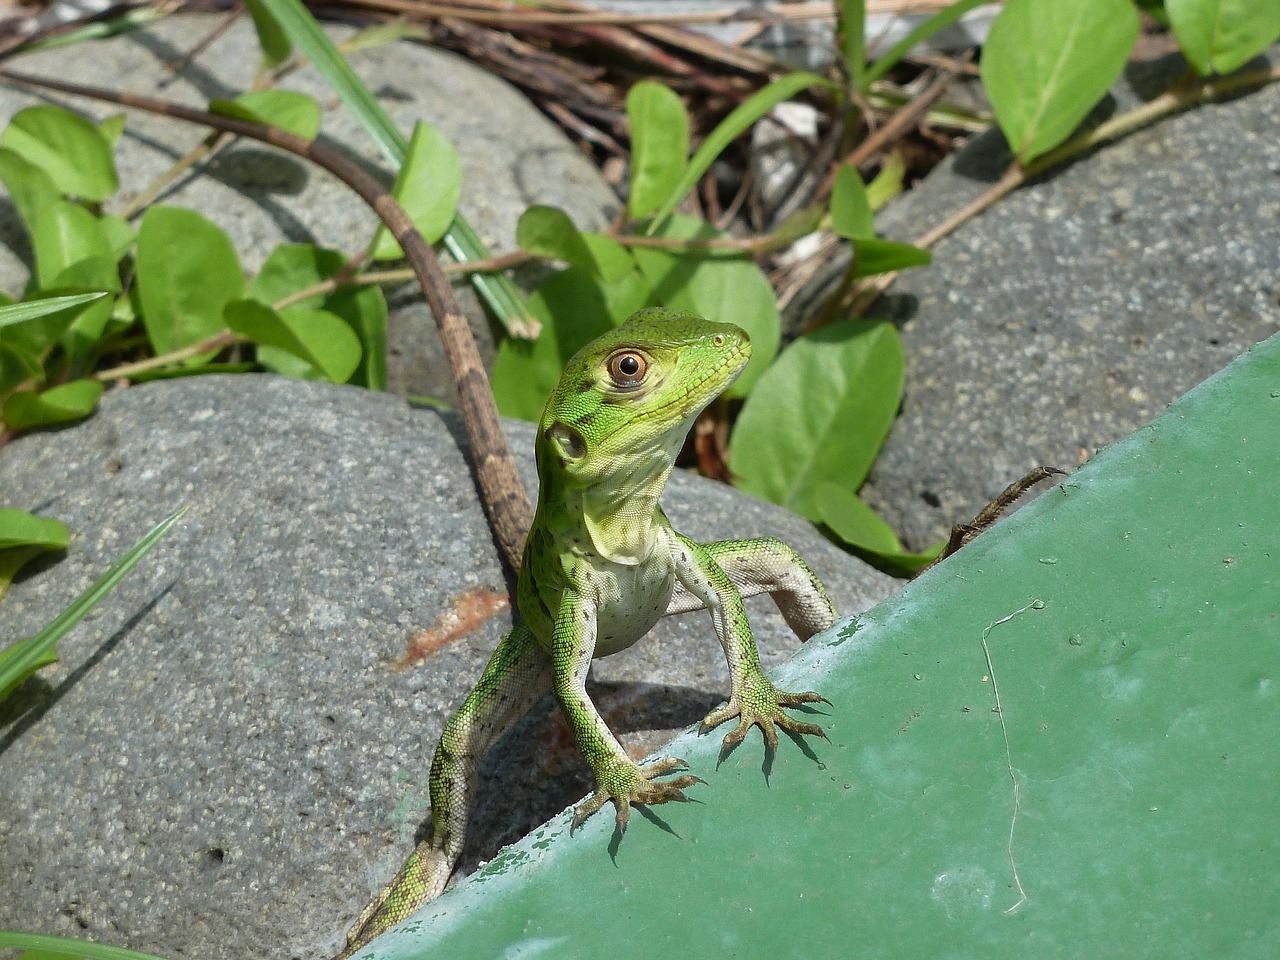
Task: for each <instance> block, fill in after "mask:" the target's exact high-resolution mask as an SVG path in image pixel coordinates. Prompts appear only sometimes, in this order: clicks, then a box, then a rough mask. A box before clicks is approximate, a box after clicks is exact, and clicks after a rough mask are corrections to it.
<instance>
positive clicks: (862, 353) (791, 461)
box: [729, 319, 904, 520]
mask: <svg viewBox="0 0 1280 960" xmlns="http://www.w3.org/2000/svg"><path fill="white" fill-rule="evenodd" d="M903 366H904V361H903V356H902V344H901V343H900V342H899V340H898V332H897V330H895V329H894V327H893V325H892V324H890V323H886V322H884V321H879V320H860V319H849V320H839V321H836V322H835V323H832V324H829V325H828V326H826V327H823V328H822V329H820V330H816V331H814V332H813V333H810V334H807V335H806V336H803V337H801V338H800V339H799V340H797V341H795V343H793V344H791V346H790V347H788V348H787V349H786V350H785V351H784V352H783V353H782V355H781V356H780V357H779V358H778V361H777V362H776V363H775V364H774V365H773V366H772V367H770V368H769V370H768V371H766V372H765V375H764V376H763V377H762V378H761V379H760V383H759V384H758V385H757V386H756V388H755V390H753V391H752V392H751V394H750V395H749V396H748V397H747V402H746V404H745V405H744V406H743V408H742V414H741V416H739V418H738V422H737V425H736V427H735V429H734V431H733V438H732V442H731V445H730V451H731V456H730V458H729V467H730V469H731V470H732V471H733V473H734V475H735V476H736V477H737V478H738V486H740V487H741V488H742V489H743V490H746V491H747V492H748V493H752V494H755V495H756V496H758V497H762V498H763V499H765V500H770V501H772V502H773V503H778V504H782V505H783V506H785V507H789V508H790V509H792V510H794V511H796V512H797V513H800V514H802V515H804V516H806V517H808V518H809V519H811V520H817V519H819V515H818V512H817V507H816V505H815V503H814V493H815V491H816V490H817V488H818V486H819V485H820V484H822V483H824V482H832V483H836V484H837V485H839V486H842V487H845V488H846V489H851V490H853V489H857V488H858V487H859V486H860V485H861V484H862V481H863V479H864V478H865V477H866V475H867V472H868V471H869V470H870V469H871V464H872V462H873V461H874V460H875V456H876V453H877V452H878V451H879V449H880V446H881V444H882V443H884V439H885V436H886V435H887V434H888V432H889V427H890V425H891V424H892V423H893V418H894V416H895V415H896V413H897V411H898V405H899V403H900V401H901V398H902V383H903Z"/></svg>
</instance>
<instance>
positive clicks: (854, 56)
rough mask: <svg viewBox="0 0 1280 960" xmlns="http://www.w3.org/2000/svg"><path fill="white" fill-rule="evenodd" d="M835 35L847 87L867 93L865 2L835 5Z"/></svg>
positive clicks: (847, 0) (843, 1) (848, 0)
mask: <svg viewBox="0 0 1280 960" xmlns="http://www.w3.org/2000/svg"><path fill="white" fill-rule="evenodd" d="M836 12H837V23H836V33H837V36H838V39H839V41H840V59H841V60H843V61H844V69H845V73H846V75H847V76H848V77H849V87H850V89H852V90H856V91H857V92H859V93H866V92H867V86H868V83H867V79H866V71H867V48H866V24H867V5H866V2H865V0H839V2H838V3H837V4H836Z"/></svg>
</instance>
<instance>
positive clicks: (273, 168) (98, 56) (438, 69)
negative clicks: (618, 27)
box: [0, 16, 619, 399]
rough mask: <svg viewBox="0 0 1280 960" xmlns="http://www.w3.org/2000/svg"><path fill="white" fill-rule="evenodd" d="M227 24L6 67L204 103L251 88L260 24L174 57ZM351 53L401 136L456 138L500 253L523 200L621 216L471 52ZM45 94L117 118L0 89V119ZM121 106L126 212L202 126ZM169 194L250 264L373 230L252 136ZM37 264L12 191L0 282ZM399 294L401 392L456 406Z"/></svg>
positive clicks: (590, 173) (327, 105)
mask: <svg viewBox="0 0 1280 960" xmlns="http://www.w3.org/2000/svg"><path fill="white" fill-rule="evenodd" d="M219 19H220V18H219V17H216V16H175V17H169V18H167V19H165V20H162V21H160V22H158V23H156V24H155V25H153V26H150V27H148V28H146V29H145V30H139V31H137V32H135V33H129V34H125V35H123V36H119V37H116V38H113V39H110V40H104V41H100V42H96V43H85V44H80V45H78V46H76V47H73V48H70V49H69V50H68V49H60V50H50V51H47V52H44V53H36V54H32V55H30V56H24V57H22V58H20V59H19V60H17V61H15V62H14V63H13V66H14V68H15V69H18V70H21V71H23V72H26V73H33V74H36V75H46V76H52V77H57V78H62V79H70V80H72V81H75V82H78V83H87V84H90V85H92V86H100V87H106V88H108V89H113V90H120V91H124V92H129V93H140V94H146V95H150V96H160V97H163V98H165V99H168V100H173V101H176V102H178V103H181V104H184V105H186V106H194V107H205V106H206V105H207V104H208V101H209V100H211V99H214V98H217V97H232V96H235V95H236V94H237V93H239V92H241V91H243V90H246V89H248V88H249V87H250V85H251V84H252V82H253V77H254V70H255V68H256V66H257V64H258V60H259V52H258V48H257V41H256V38H255V37H254V33H253V28H252V26H251V25H250V24H249V21H248V19H247V18H241V19H240V20H239V21H237V22H236V24H235V25H234V26H232V27H231V29H229V30H228V31H227V32H226V33H224V34H222V35H221V36H219V37H218V38H217V39H216V40H215V41H214V42H213V43H212V44H211V45H210V46H209V47H208V49H206V50H205V51H204V52H203V53H202V54H201V55H200V56H199V57H197V58H196V60H195V62H194V63H192V64H189V65H187V66H185V67H184V68H183V69H182V70H181V71H180V72H179V73H177V74H176V75H175V74H173V73H171V72H170V71H169V69H168V66H169V65H171V64H177V63H179V62H181V61H182V60H183V58H184V57H185V56H186V55H187V51H189V50H190V49H191V48H192V47H194V46H195V44H196V43H197V42H198V41H199V40H201V39H202V38H203V37H204V36H205V35H206V34H207V33H208V32H209V30H210V29H211V28H212V27H213V26H214V25H215V24H216V23H217V22H218V21H219ZM326 29H327V30H328V31H329V32H330V34H331V36H333V37H334V39H335V40H341V39H343V38H345V37H348V36H350V35H351V34H352V33H353V32H354V31H353V30H352V29H351V28H348V27H339V26H330V27H327V28H326ZM350 61H351V64H352V66H353V67H354V69H355V70H356V72H357V73H359V74H360V76H361V77H362V79H363V80H364V81H365V83H366V84H368V86H369V88H370V89H371V90H373V92H374V93H375V94H376V95H377V97H378V99H379V102H381V103H382V105H383V106H384V107H385V108H386V109H387V111H388V113H389V114H390V115H391V117H392V119H393V120H394V121H395V123H396V124H397V126H398V127H399V128H400V129H401V130H404V131H409V130H411V129H412V128H413V124H414V123H415V121H417V120H419V119H422V120H427V121H429V122H431V123H433V124H435V125H436V126H437V127H439V128H440V129H441V130H442V131H443V132H444V133H445V134H446V135H447V136H448V137H449V138H450V139H451V140H452V141H453V143H454V145H455V146H456V147H457V149H458V153H459V155H460V157H461V160H462V168H463V178H464V179H463V193H462V204H461V206H462V212H463V214H464V215H465V216H466V217H467V218H468V219H469V220H470V222H471V225H472V226H473V227H474V228H475V229H476V231H477V232H478V233H479V234H480V236H481V238H482V239H483V240H484V241H485V242H486V243H487V244H489V246H490V248H491V249H492V250H494V251H495V252H505V251H510V250H512V249H514V248H515V226H516V221H517V220H518V219H519V216H520V214H521V213H522V212H523V211H524V210H525V208H526V207H528V206H529V205H530V204H533V203H546V204H552V205H554V206H559V207H562V208H563V209H564V210H566V211H567V212H568V213H569V215H570V216H571V217H573V219H574V221H575V222H576V223H577V224H578V225H579V226H581V227H583V228H584V229H599V228H601V227H604V226H606V225H607V224H608V223H609V221H610V219H611V218H612V216H613V214H614V213H615V212H616V210H617V209H618V207H619V204H618V201H617V198H616V196H615V195H614V194H613V192H612V191H611V190H610V188H609V187H608V185H607V184H606V183H605V182H604V180H603V178H602V177H601V176H600V174H599V173H598V172H597V171H596V169H595V168H594V166H593V165H592V164H591V163H590V161H589V160H588V159H587V158H586V157H585V156H584V155H583V154H582V153H581V151H579V150H578V149H577V148H576V147H575V146H574V145H573V144H571V143H570V142H569V141H568V140H567V139H566V138H565V137H564V136H563V135H562V134H561V132H560V130H559V129H558V128H557V127H556V126H555V125H553V124H552V123H551V122H550V121H549V120H547V119H546V118H545V117H544V116H543V115H542V114H541V113H540V112H539V111H538V110H537V109H536V108H535V107H534V106H533V105H532V104H531V103H529V101H528V100H526V99H525V98H524V97H523V96H522V95H521V94H520V93H519V92H517V91H516V90H515V89H514V88H512V87H511V86H509V85H508V84H506V83H505V82H503V81H502V80H499V79H497V78H496V77H493V76H492V75H490V74H488V73H485V72H484V71H483V70H480V69H479V68H477V67H475V66H474V65H472V64H471V63H470V62H468V61H467V60H465V59H463V58H461V57H458V56H456V55H454V54H451V53H448V52H446V51H440V50H435V49H432V48H430V47H427V46H424V45H422V44H417V43H407V42H402V43H397V44H392V45H387V46H381V47H376V48H372V49H366V50H362V51H359V52H356V53H353V54H352V55H351V57H350ZM69 64H70V68H69V66H68V65H69ZM281 86H282V87H283V88H285V89H291V90H300V91H302V92H304V93H307V94H309V95H311V96H313V97H315V98H316V99H317V100H318V101H319V102H320V104H321V106H322V107H323V122H322V126H321V131H322V133H323V134H324V135H325V136H326V137H327V138H328V139H329V140H330V141H331V142H332V143H334V144H337V145H340V146H342V147H344V148H349V149H350V150H353V151H355V152H357V153H358V154H359V155H361V156H363V157H365V158H367V159H369V160H371V161H374V162H375V163H376V162H380V159H381V158H380V156H379V154H378V152H377V150H376V148H374V147H373V145H372V144H371V143H370V141H369V138H368V136H367V135H366V134H365V133H364V131H363V129H362V128H361V127H360V126H359V124H358V123H357V122H356V120H355V119H354V118H353V117H352V116H351V115H350V114H349V113H348V112H347V111H346V109H345V108H344V107H343V106H342V105H341V104H340V103H339V101H338V100H337V98H336V97H335V96H334V94H333V92H332V91H331V90H330V89H329V87H328V86H327V85H326V84H325V83H324V81H323V80H322V79H321V78H320V75H319V74H318V73H317V72H316V71H315V70H314V69H312V68H310V67H308V68H306V69H303V70H298V71H296V72H294V73H292V74H291V75H289V76H288V77H287V78H286V79H285V81H284V82H283V83H282V84H281ZM38 102H54V103H60V104H63V105H67V106H71V107H72V108H73V109H75V110H78V111H80V112H82V113H84V114H85V115H87V116H89V117H91V118H93V119H95V120H98V119H101V118H103V117H105V116H108V115H109V114H111V113H118V112H120V109H119V108H116V107H111V106H109V105H106V104H101V103H97V102H93V101H87V100H83V99H79V98H76V99H74V100H73V99H71V98H65V97H60V96H55V95H46V94H44V93H41V94H31V93H28V92H26V91H19V90H17V89H16V88H13V87H0V125H3V124H5V123H8V120H9V118H10V117H11V116H12V115H13V114H14V113H16V112H17V111H18V110H20V109H22V108H23V107H27V106H30V105H32V104H34V103H38ZM127 113H128V126H127V128H126V131H125V134H124V136H123V137H122V139H121V142H120V146H119V148H118V149H117V152H116V166H117V169H118V171H119V173H120V180H121V190H120V192H119V194H118V195H117V196H116V198H115V199H113V200H112V201H111V202H110V203H108V204H107V208H108V209H109V210H112V211H116V210H119V209H121V208H122V207H123V205H124V204H126V203H128V202H129V201H130V200H131V199H132V198H133V197H134V196H136V195H137V194H138V193H139V192H140V191H141V190H142V189H143V188H144V187H146V186H147V185H148V184H150V183H151V182H152V181H153V180H154V179H155V178H156V177H158V176H159V175H161V174H162V173H164V172H165V171H166V170H167V169H168V168H169V167H170V166H171V165H172V164H173V163H174V161H176V160H177V159H178V158H179V157H181V156H182V155H183V154H185V153H186V152H187V151H188V150H190V149H191V148H192V147H194V146H195V145H197V144H198V143H199V142H200V141H201V140H202V139H203V138H204V137H205V135H206V133H207V131H206V130H205V129H203V128H200V127H195V126H192V125H190V124H185V123H180V122H178V121H174V120H169V119H166V118H164V117H157V116H154V115H151V114H144V113H141V112H139V111H127ZM161 201H162V202H164V203H175V204H179V205H182V206H189V207H192V208H194V209H196V210H198V211H200V212H201V213H202V214H204V215H205V216H206V217H208V218H209V219H211V220H213V221H214V222H215V223H217V224H218V226H220V227H222V229H224V230H226V231H227V233H228V234H229V235H230V237H231V240H232V242H233V243H234V244H235V247H236V249H237V250H238V251H239V253H240V257H241V261H242V263H243V264H244V266H245V269H246V270H248V271H249V272H250V273H253V272H256V271H257V269H258V268H259V266H260V265H261V264H262V261H263V260H264V259H265V258H266V256H267V254H268V253H269V252H270V251H271V250H272V249H273V248H274V247H275V246H276V245H277V244H279V243H281V242H291V243H318V244H321V245H322V246H326V247H332V248H334V249H337V250H341V251H344V252H347V253H349V254H352V255H354V254H356V253H359V252H360V251H361V250H363V249H364V247H365V245H366V244H367V242H368V239H369V237H370V236H371V235H372V231H373V229H374V227H375V226H376V224H377V219H376V217H375V216H374V215H373V213H372V212H371V211H370V210H369V209H368V208H367V207H366V206H365V205H364V203H363V202H362V201H361V200H360V199H359V198H358V197H356V196H355V195H354V194H353V193H351V191H350V190H348V189H347V188H346V187H345V186H344V185H343V184H342V183H341V182H340V181H338V180H337V179H336V178H334V177H332V176H330V175H329V174H327V173H324V172H323V171H320V170H316V169H314V168H313V167H311V166H310V165H309V164H307V163H306V162H305V161H303V160H299V159H297V158H295V157H293V156H291V155H289V154H285V153H282V152H280V151H277V150H275V149H273V148H270V147H266V146H263V145H261V144H258V143H250V142H244V141H241V142H238V143H236V144H235V145H234V146H232V147H230V148H229V149H225V150H223V151H222V152H220V153H218V154H216V155H215V156H214V157H213V158H212V159H211V160H210V161H209V162H207V163H205V164H202V165H200V166H198V167H197V168H196V169H195V172H194V173H193V174H190V175H188V176H185V177H183V178H182V179H180V180H179V181H178V183H177V185H176V186H175V188H174V189H172V190H170V191H169V192H167V193H165V194H164V195H163V196H162V197H161ZM29 270H30V253H29V248H28V243H27V239H26V234H25V232H24V230H23V228H22V225H21V223H20V221H18V219H17V216H16V214H15V213H13V211H12V208H11V207H10V206H9V204H8V200H7V198H5V199H3V200H0V290H5V291H8V292H9V293H11V294H12V293H17V292H20V291H21V289H22V286H23V284H24V283H25V281H26V277H27V274H28V272H29ZM530 276H532V274H530ZM455 289H456V290H457V291H458V292H459V294H460V296H461V297H462V300H463V303H464V307H465V309H466V311H467V313H468V316H469V317H470V319H471V326H472V330H473V332H474V333H475V334H476V337H477V339H478V341H479V342H480V344H481V348H482V353H483V354H484V356H485V358H486V360H488V359H491V357H492V352H493V350H492V344H491V340H492V338H491V336H490V333H489V328H488V322H487V320H486V319H485V317H484V314H483V312H482V310H481V308H480V306H479V303H478V301H477V300H476V298H475V296H474V295H473V294H472V293H471V291H470V287H469V286H467V285H466V284H465V283H463V282H459V283H458V284H456V285H455ZM390 299H391V300H392V302H393V306H394V307H395V309H394V310H393V312H392V315H391V317H390V321H389V326H390V329H389V331H388V343H389V344H390V349H389V355H388V380H389V386H390V388H391V390H392V392H395V393H399V394H401V395H404V396H434V397H439V398H443V399H451V398H452V397H454V392H453V386H452V382H451V379H450V374H449V370H448V366H447V364H446V362H445V359H444V356H443V354H442V352H441V350H440V347H439V337H438V336H437V334H436V329H435V324H434V322H433V321H432V320H431V316H430V313H429V312H428V311H427V309H426V307H425V306H423V305H422V303H421V294H420V293H419V292H418V290H417V287H416V285H412V284H410V285H407V286H406V288H402V289H399V290H393V291H392V292H391V294H390Z"/></svg>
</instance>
